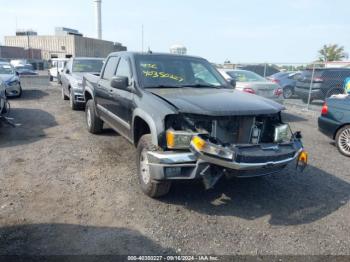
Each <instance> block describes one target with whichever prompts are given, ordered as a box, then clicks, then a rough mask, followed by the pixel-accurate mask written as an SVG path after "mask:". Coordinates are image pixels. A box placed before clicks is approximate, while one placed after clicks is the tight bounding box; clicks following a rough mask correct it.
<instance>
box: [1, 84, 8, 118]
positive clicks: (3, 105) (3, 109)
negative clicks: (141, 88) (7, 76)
mask: <svg viewBox="0 0 350 262" xmlns="http://www.w3.org/2000/svg"><path fill="white" fill-rule="evenodd" d="M6 111H7V99H6V94H5V84H4V82H3V81H2V80H1V79H0V118H1V115H2V114H4V113H6Z"/></svg>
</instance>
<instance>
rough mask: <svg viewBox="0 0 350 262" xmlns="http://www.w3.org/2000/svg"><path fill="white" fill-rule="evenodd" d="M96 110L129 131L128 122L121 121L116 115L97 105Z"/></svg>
mask: <svg viewBox="0 0 350 262" xmlns="http://www.w3.org/2000/svg"><path fill="white" fill-rule="evenodd" d="M97 108H98V109H100V110H101V111H102V112H104V113H105V114H107V115H108V116H109V117H111V118H113V119H114V120H115V121H117V122H119V123H120V124H121V125H123V126H124V127H125V128H127V129H130V124H129V123H128V122H125V121H124V120H123V119H121V118H120V117H118V116H117V115H115V114H113V113H112V112H111V111H109V110H108V109H107V108H105V107H103V106H101V105H97Z"/></svg>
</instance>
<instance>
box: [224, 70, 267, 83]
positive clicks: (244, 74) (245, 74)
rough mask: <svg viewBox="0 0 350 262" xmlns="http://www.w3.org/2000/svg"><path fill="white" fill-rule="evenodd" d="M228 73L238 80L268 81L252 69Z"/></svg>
mask: <svg viewBox="0 0 350 262" xmlns="http://www.w3.org/2000/svg"><path fill="white" fill-rule="evenodd" d="M227 74H228V75H229V76H231V77H233V78H234V79H236V81H237V82H266V81H267V80H266V79H265V78H263V77H261V76H259V75H258V74H255V73H253V72H250V71H228V72H227Z"/></svg>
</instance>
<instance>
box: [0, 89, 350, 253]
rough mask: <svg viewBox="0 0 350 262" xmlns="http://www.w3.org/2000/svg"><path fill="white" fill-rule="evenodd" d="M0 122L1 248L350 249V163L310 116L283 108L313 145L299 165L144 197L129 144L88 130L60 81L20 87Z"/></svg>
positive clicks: (71, 250) (102, 250) (94, 250)
mask: <svg viewBox="0 0 350 262" xmlns="http://www.w3.org/2000/svg"><path fill="white" fill-rule="evenodd" d="M10 102H11V105H12V110H11V113H10V115H11V116H12V117H14V118H15V121H16V122H17V123H20V124H21V126H20V127H17V128H10V127H2V128H0V255H4V254H6V255H9V254H17V255H18V254H26V255H30V254H37V255H38V254H40V255H53V254H55V255H61V254H84V255H87V254H153V255H154V254H165V253H167V254H169V253H171V254H175V253H177V254H216V255H219V254H220V255H222V254H236V255H256V254H259V255H269V254H273V255H299V254H300V255H325V254H327V255H336V254H338V255H344V254H347V255H350V233H349V232H350V204H349V196H350V184H349V183H350V174H349V170H350V161H349V159H348V158H346V157H343V156H341V155H340V154H339V153H338V151H337V150H336V148H335V146H334V144H332V142H331V141H330V140H329V139H328V138H326V137H325V136H323V135H322V134H320V133H319V132H318V131H317V124H316V120H317V114H316V113H314V112H301V111H298V110H297V109H293V108H292V109H289V110H288V111H287V113H286V114H285V118H286V119H287V120H288V121H289V122H290V123H291V125H292V127H293V129H294V130H301V131H302V132H303V135H304V141H305V146H306V148H307V150H308V151H309V153H310V166H309V167H308V169H307V170H306V171H305V172H304V173H302V174H298V173H296V172H295V170H294V168H293V167H290V168H288V169H287V170H286V171H285V172H284V173H283V174H279V175H273V176H269V177H265V178H258V179H233V180H230V181H221V182H220V183H219V184H218V185H217V186H216V187H215V189H212V190H209V191H205V190H204V189H203V187H202V185H201V184H200V183H189V184H188V183H186V184H185V183H177V184H175V185H174V186H173V188H172V190H171V192H170V194H169V195H168V196H166V197H165V198H163V199H161V200H154V199H151V198H148V197H146V196H145V195H144V194H143V193H142V192H141V190H140V188H139V186H138V182H137V178H136V175H135V163H134V158H135V155H134V154H135V149H134V147H133V146H132V145H130V144H129V143H128V142H127V141H126V140H125V139H123V138H122V137H120V136H118V135H117V134H116V133H115V132H113V131H112V130H110V129H105V131H104V132H103V134H101V135H98V136H95V135H91V134H89V133H88V132H87V131H86V129H85V122H84V112H82V111H75V112H73V111H71V110H70V109H69V106H68V102H67V101H62V100H61V98H60V89H59V88H58V87H57V86H49V87H46V88H41V89H25V90H24V93H23V97H22V98H21V99H12V100H11V101H10Z"/></svg>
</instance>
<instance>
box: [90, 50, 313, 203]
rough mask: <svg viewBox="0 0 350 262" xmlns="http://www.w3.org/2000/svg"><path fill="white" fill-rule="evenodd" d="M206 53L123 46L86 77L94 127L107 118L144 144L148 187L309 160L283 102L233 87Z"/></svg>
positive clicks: (154, 192)
mask: <svg viewBox="0 0 350 262" xmlns="http://www.w3.org/2000/svg"><path fill="white" fill-rule="evenodd" d="M234 86H235V83H234V81H233V82H230V83H228V82H226V81H225V80H224V78H223V77H222V76H221V75H220V73H219V72H218V71H217V70H216V69H215V68H214V67H213V66H212V65H211V64H210V63H209V62H208V61H207V60H205V59H202V58H198V57H190V56H180V55H171V54H156V53H133V52H117V53H112V54H110V55H109V57H108V58H107V60H106V62H105V65H104V66H103V68H102V71H101V74H99V75H92V74H87V75H85V76H84V79H83V89H84V96H85V101H86V102H87V103H86V109H85V111H86V123H87V129H88V131H89V132H91V133H93V134H97V133H99V132H101V130H102V127H103V123H107V124H108V125H109V126H111V127H112V128H113V129H115V130H116V131H117V132H118V133H119V134H120V135H122V136H124V137H125V138H126V139H127V140H129V141H130V142H131V143H132V144H134V145H135V147H136V148H137V151H136V154H137V156H136V165H137V173H138V177H139V181H140V185H141V188H142V190H143V192H144V193H145V194H147V195H148V196H151V197H159V196H162V195H165V194H166V193H168V191H169V189H170V185H171V182H172V181H173V180H190V179H202V180H203V182H204V185H205V187H206V188H210V187H212V186H213V185H214V184H215V183H216V182H217V181H218V180H219V178H220V177H222V176H223V175H225V176H227V177H230V176H236V177H254V176H263V175H269V174H273V173H276V172H279V171H281V170H283V169H284V168H285V167H286V166H287V164H289V163H291V162H294V163H295V162H298V163H301V164H302V166H305V164H306V160H307V155H306V153H305V152H304V150H303V145H302V142H301V135H300V133H299V132H296V133H292V131H291V129H290V128H289V125H288V124H285V123H283V121H282V119H281V110H283V109H284V108H283V106H281V105H280V104H278V103H275V102H273V101H271V100H268V99H265V98H262V97H258V96H255V95H252V94H246V93H243V92H241V91H237V90H235V89H234Z"/></svg>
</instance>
